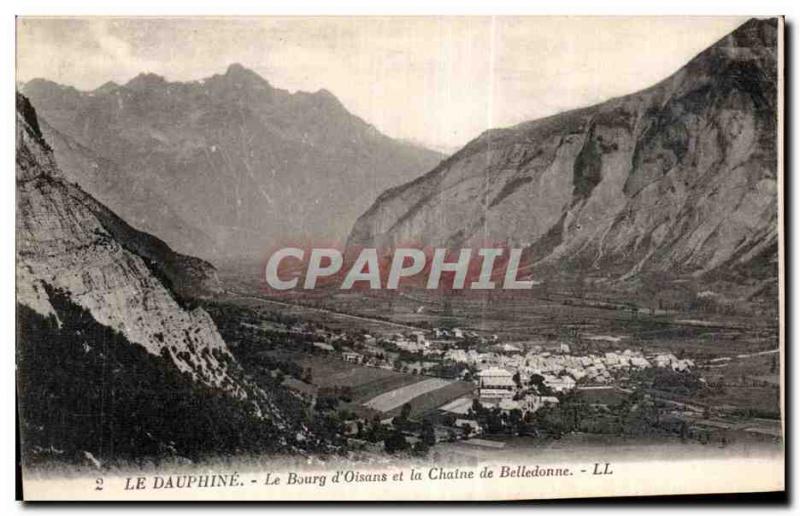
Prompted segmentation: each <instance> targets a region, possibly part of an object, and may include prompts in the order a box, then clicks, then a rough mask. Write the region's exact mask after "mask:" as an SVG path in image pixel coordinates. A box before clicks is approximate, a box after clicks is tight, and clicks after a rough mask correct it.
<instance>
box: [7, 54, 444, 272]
mask: <svg viewBox="0 0 800 516" xmlns="http://www.w3.org/2000/svg"><path fill="white" fill-rule="evenodd" d="M23 92H24V93H25V95H26V96H28V97H29V98H30V99H31V101H32V102H33V104H34V106H36V109H37V110H38V112H39V114H40V115H41V117H42V118H43V119H44V120H46V122H47V123H43V124H42V126H43V131H44V133H45V137H47V138H48V140H50V139H52V140H53V143H52V145H53V147H54V150H55V154H56V157H57V159H58V160H59V163H60V164H61V166H62V167H63V168H64V169H65V172H66V174H67V175H68V176H69V177H70V179H72V180H74V181H76V182H77V183H78V184H79V185H81V186H82V187H83V188H84V189H85V190H87V191H88V192H89V193H91V194H92V195H94V196H95V197H96V198H97V199H98V200H99V201H101V202H103V203H104V204H106V205H107V206H109V207H110V208H111V209H113V210H114V211H115V212H117V213H119V214H120V216H122V217H123V218H124V219H125V220H126V221H128V222H129V223H130V224H131V225H133V226H134V227H136V228H138V229H141V230H144V231H147V232H148V233H152V234H155V235H158V236H159V237H160V238H162V239H164V241H166V242H167V243H168V244H169V245H170V247H172V248H173V249H176V250H178V251H180V252H183V253H187V254H191V255H193V256H200V257H204V258H239V257H258V258H264V256H265V254H266V253H267V248H268V247H269V246H270V245H274V243H275V242H276V241H281V240H288V241H291V242H297V241H299V240H304V239H317V240H324V241H328V242H330V241H336V240H344V239H345V238H346V236H347V233H348V231H349V230H350V228H351V227H352V224H353V222H354V221H355V219H356V217H358V215H360V214H361V213H362V212H363V211H364V210H365V209H366V208H367V207H369V204H370V202H372V200H373V199H374V198H375V197H376V196H377V195H378V194H379V193H380V192H381V191H383V190H384V189H386V188H388V187H391V186H394V185H398V184H401V183H403V182H405V181H407V180H409V179H410V178H413V177H416V176H417V175H419V174H420V173H422V172H424V171H425V170H428V169H430V168H431V167H432V166H434V165H435V164H436V163H438V162H439V160H440V159H441V158H442V156H441V155H440V154H438V153H436V152H433V151H429V150H427V149H423V148H421V147H418V146H415V145H411V144H408V143H404V142H400V141H395V140H392V139H391V138H388V137H387V136H385V135H383V134H381V133H380V132H379V131H377V130H376V129H375V128H374V127H373V126H371V125H369V124H367V123H366V122H364V121H363V120H361V119H360V118H358V117H356V116H354V115H352V114H351V113H349V112H348V111H347V109H346V108H345V107H344V106H343V105H342V104H341V103H340V102H339V100H338V99H337V98H336V97H335V96H333V95H332V94H331V93H330V92H328V91H326V90H320V91H318V92H315V93H306V92H297V93H294V94H292V93H289V92H287V91H285V90H281V89H278V88H275V87H273V86H272V85H270V84H269V83H268V82H267V81H266V80H264V79H263V78H262V77H260V76H259V75H258V74H256V73H255V72H253V71H252V70H249V69H247V68H245V67H243V66H241V65H231V66H230V67H229V68H228V69H227V71H226V72H225V73H224V74H218V75H214V76H212V77H209V78H207V79H203V80H201V81H193V82H169V81H166V80H165V79H164V78H163V77H159V76H156V75H153V74H142V75H139V76H137V77H135V78H134V79H132V80H131V81H129V82H128V83H127V84H124V85H117V84H113V83H109V84H105V85H103V86H102V87H100V88H98V89H97V90H94V91H90V92H84V91H78V90H76V89H74V88H71V87H67V86H62V85H58V84H56V83H53V82H50V81H47V80H42V79H35V80H32V81H30V82H28V83H27V84H25V85H24V87H23ZM82 163H83V164H82ZM85 164H89V165H90V166H88V167H87V166H85Z"/></svg>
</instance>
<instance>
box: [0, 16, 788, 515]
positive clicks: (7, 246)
mask: <svg viewBox="0 0 800 516" xmlns="http://www.w3.org/2000/svg"><path fill="white" fill-rule="evenodd" d="M798 6H800V2H797V1H790V0H773V1H766V0H761V1H743V0H726V1H724V2H721V1H720V2H714V1H701V0H670V1H661V2H649V3H645V2H641V1H632V0H616V1H613V2H611V1H607V2H591V1H588V0H582V1H581V0H559V1H556V2H541V3H534V2H529V1H527V2H526V1H514V0H508V1H501V0H494V1H490V0H485V1H478V0H457V1H455V0H454V1H436V0H405V1H398V0H393V1H387V2H376V1H367V0H335V1H331V0H328V1H325V0H292V1H291V2H265V1H261V2H252V1H246V0H226V1H224V2H213V1H207V0H193V1H183V2H181V1H177V0H138V1H130V0H125V1H121V0H117V1H114V2H109V1H97V0H95V1H81V2H63V1H62V2H58V1H54V0H49V1H37V0H29V1H21V0H20V1H18V0H12V1H10V2H5V3H3V6H2V11H3V16H2V17H0V30H2V41H3V43H4V45H3V46H2V47H1V48H2V52H0V70H2V71H3V72H4V74H5V75H6V76H5V78H4V79H5V80H3V81H2V82H0V88H2V95H0V99H2V102H0V120H2V122H1V123H2V124H3V125H2V127H4V128H5V131H3V133H2V134H3V138H2V145H0V160H2V163H3V164H4V165H5V166H4V167H3V169H4V176H3V184H2V188H0V195H2V201H0V209H2V214H1V215H0V234H1V235H2V244H3V245H2V246H0V285H2V292H1V293H0V328H1V329H2V332H3V336H4V337H6V338H5V339H4V348H3V353H4V355H3V357H2V358H3V359H2V361H0V364H2V368H3V374H2V376H0V378H2V386H1V387H0V389H2V390H0V393H2V396H0V415H1V416H2V419H3V423H2V426H1V427H0V428H2V430H1V431H0V432H1V436H0V442H2V448H1V449H2V453H3V454H2V459H3V460H2V461H0V465H1V466H0V488H2V493H0V500H2V504H3V505H4V506H5V507H4V509H8V510H9V512H11V511H13V512H17V511H21V510H23V508H22V505H21V504H18V503H14V502H13V498H14V466H13V465H14V455H13V454H14V449H13V446H12V445H13V442H14V418H13V417H12V415H13V414H14V397H13V395H12V393H13V392H14V306H15V301H14V297H13V296H14V292H13V290H14V289H13V288H12V285H13V282H14V275H13V270H14V269H13V267H14V251H13V249H14V222H13V221H14V183H13V181H14V179H13V177H14V174H13V173H12V170H14V141H13V138H14V122H13V120H14V117H13V110H14V107H13V101H12V99H13V93H14V92H13V90H14V45H13V41H14V15H16V14H25V15H70V14H72V15H91V14H95V15H162V16H163V15H215V14H216V15H225V14H237V15H256V14H273V15H278V14H280V15H309V14H317V15H353V14H362V15H364V14H390V15H391V14H396V15H400V14H404V15H431V14H459V15H487V14H497V15H521V14H525V15H578V14H584V15H591V14H596V15H635V14H641V15H644V14H654V15H743V14H744V15H776V14H784V15H786V16H787V24H788V25H789V30H790V31H791V34H792V35H793V37H794V36H796V34H795V32H796V28H797V23H798V20H800V7H798ZM788 56H789V58H790V61H789V62H787V63H786V66H787V67H788V68H789V70H792V69H794V68H795V67H796V61H797V57H796V56H797V52H796V51H795V50H794V49H792V48H790V49H789V52H788ZM787 75H788V76H789V77H790V78H791V77H792V74H791V73H789V74H787ZM790 86H791V87H792V89H791V91H787V95H789V96H790V98H792V99H793V98H794V95H792V93H795V92H796V82H795V81H792V83H791V84H790ZM788 106H789V107H790V109H791V112H790V113H787V117H788V118H787V119H786V122H787V123H788V124H789V125H790V127H792V128H794V131H793V133H792V135H791V137H792V139H791V140H790V141H786V142H784V146H785V147H786V148H787V149H796V148H797V145H796V143H797V141H798V138H800V137H798V133H797V127H796V124H792V123H791V120H794V112H795V110H796V107H795V104H794V103H790V104H788ZM794 157H795V159H796V158H797V157H796V156H794ZM790 164H791V163H790ZM785 175H786V176H787V177H791V176H792V175H793V170H791V169H789V168H787V169H786V170H785ZM799 191H800V183H798V181H797V180H794V181H792V182H791V190H790V191H786V192H785V198H786V201H787V206H786V208H787V214H786V215H787V220H786V224H787V228H786V229H787V230H788V233H787V235H786V236H787V237H789V238H790V242H797V241H798V233H800V222H798V221H796V220H793V219H794V217H792V215H793V214H792V213H791V209H790V208H791V199H793V198H797V197H798V195H799V193H798V192H799ZM791 251H792V248H791V247H790V246H789V247H787V254H789V257H790V258H792V263H791V264H787V265H788V266H789V267H790V269H792V268H791V265H797V264H798V263H800V258H798V256H797V253H793V252H791ZM794 269H796V267H794ZM791 280H792V282H791V285H787V287H789V288H790V289H791V287H794V288H795V289H796V288H797V282H798V280H797V273H795V274H793V275H792V276H791ZM790 308H791V312H790V313H788V314H787V316H788V320H794V321H800V307H798V305H797V304H796V303H795V304H794V305H793V306H791V307H790ZM791 336H792V334H791V333H790V334H787V339H789V338H791ZM786 345H787V347H788V348H789V349H792V348H794V343H793V342H791V341H790V340H787V342H786ZM798 356H800V350H797V349H794V351H793V352H791V353H790V358H791V359H792V364H791V366H792V367H791V368H790V371H791V372H796V371H798V362H799V360H798ZM795 384H796V382H792V381H790V382H789V383H788V385H789V386H790V387H794V385H795ZM788 401H789V406H788V407H787V408H788V410H789V412H790V414H793V415H796V414H797V405H798V402H797V396H796V391H795V389H792V391H791V393H790V396H789V398H788ZM790 422H795V424H794V425H792V426H790V428H789V430H790V432H791V433H790V435H789V439H790V440H792V446H791V447H790V449H791V450H794V449H795V448H796V441H794V437H795V435H796V433H797V432H796V431H794V430H795V427H796V419H795V418H790ZM792 455H794V453H793V454H792ZM792 459H793V457H792ZM790 460H791V459H790ZM791 463H792V464H793V463H794V461H793V460H791ZM791 479H792V481H793V482H792V485H791V486H789V489H790V490H794V491H795V492H796V488H797V484H798V482H797V475H796V474H794V475H792V476H791ZM50 508H55V507H53V506H51V507H50ZM505 508H508V509H511V510H530V509H531V508H530V507H525V506H510V507H508V506H505ZM71 509H72V510H77V511H84V510H86V507H72V508H71ZM98 509H100V510H104V511H105V510H109V507H102V508H98ZM114 509H116V510H119V509H123V510H130V508H123V507H115V508H114ZM147 509H148V511H149V512H154V513H158V514H161V513H166V512H167V511H168V510H170V509H172V510H180V511H197V510H213V511H217V510H219V511H222V510H230V508H227V507H226V508H222V507H218V506H189V507H187V506H183V507H180V508H179V507H167V506H159V507H152V506H151V507H147ZM250 509H251V510H257V511H264V510H267V511H270V512H279V513H282V512H284V511H288V510H292V511H296V510H299V511H317V510H319V509H321V507H316V506H303V507H295V508H289V509H287V508H286V507H281V506H267V507H250ZM486 509H489V510H495V509H497V507H486V506H472V507H467V506H458V507H449V508H448V510H451V511H459V512H462V511H475V510H486ZM582 509H585V510H587V511H588V510H591V511H598V510H601V511H603V510H616V508H612V507H603V508H599V509H598V508H594V507H591V506H583V507H572V508H570V509H568V512H573V511H574V512H577V511H581V510H582ZM629 509H632V510H635V511H643V512H644V511H650V510H652V509H653V507H642V506H633V507H629ZM687 509H688V508H687V507H674V508H671V509H669V510H667V511H666V512H673V511H674V512H675V513H677V512H678V511H681V512H683V511H686V510H687ZM717 509H722V510H727V509H724V508H717ZM743 509H744V510H745V511H746V512H750V511H753V512H755V511H758V512H761V511H763V510H764V508H761V507H749V508H743ZM327 510H331V511H336V512H343V511H351V510H361V511H365V510H366V511H370V512H373V511H377V510H380V511H388V510H394V511H397V510H403V511H405V510H413V511H415V512H418V511H419V512H429V513H433V512H434V511H440V510H444V507H441V506H430V507H394V508H393V507H389V506H381V507H378V506H373V505H368V506H360V507H355V508H354V507H352V506H340V507H334V508H328V509H327ZM535 510H537V511H543V510H544V511H546V512H550V511H552V510H554V508H553V507H550V506H547V507H537V508H536V509H535ZM4 512H5V511H4ZM560 512H561V511H560ZM737 512H738V511H737Z"/></svg>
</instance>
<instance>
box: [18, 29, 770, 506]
mask: <svg viewBox="0 0 800 516" xmlns="http://www.w3.org/2000/svg"><path fill="white" fill-rule="evenodd" d="M15 30H16V34H15V38H16V49H15V58H16V63H15V68H16V75H15V78H14V80H15V88H14V89H15V107H16V109H15V111H16V122H15V126H14V127H15V135H14V138H15V162H16V181H15V199H16V202H15V210H16V213H15V245H14V248H15V261H16V264H15V276H16V281H15V283H16V284H15V302H16V309H15V316H14V317H15V322H16V328H15V334H16V342H15V368H16V372H15V386H16V410H17V414H16V417H17V419H16V426H17V431H18V437H17V439H18V441H17V445H18V453H19V460H20V464H21V468H20V475H21V482H22V490H23V493H24V499H25V500H98V501H101V500H102V501H108V500H127V501H137V500H138V501H153V500H156V501H166V500H173V501H176V500H213V501H222V500H271V501H279V500H280V501H288V500H297V501H333V500H338V501H355V500H370V501H381V500H383V501H388V500H407V501H437V500H438V501H443V500H448V501H492V500H505V501H512V500H529V499H563V498H569V499H580V498H602V497H627V496H654V495H689V494H691V495H700V494H715V493H749V492H776V491H783V490H784V489H785V485H784V479H785V477H784V475H785V449H786V433H785V432H786V417H785V416H786V404H785V400H786V393H785V392H784V387H785V378H786V362H785V356H786V355H785V347H784V346H785V344H786V343H785V342H784V340H785V333H784V331H785V327H784V320H785V314H784V307H785V281H786V270H785V269H786V264H785V261H784V256H785V254H784V246H785V243H784V221H783V213H784V196H785V192H784V187H785V181H784V169H783V166H784V157H783V153H784V150H783V149H784V141H783V137H784V113H783V109H784V102H785V101H784V55H785V49H784V41H785V38H784V18H783V16H779V15H775V16H730V15H726V16H708V15H706V16H689V15H687V16H521V15H519V16H514V15H504V16H456V15H439V16H434V15H426V16H366V15H363V16H355V15H353V16H345V15H340V16H311V15H305V16H277V15H275V16H273V15H270V16H88V15H81V16H43V15H24V16H18V17H17V18H16V20H15ZM9 102H10V100H9ZM9 245H10V243H9ZM6 394H7V395H8V396H10V393H9V392H7V393H6ZM6 415H7V416H10V414H6ZM656 470H658V471H660V473H658V474H655V473H654V472H655V471H656Z"/></svg>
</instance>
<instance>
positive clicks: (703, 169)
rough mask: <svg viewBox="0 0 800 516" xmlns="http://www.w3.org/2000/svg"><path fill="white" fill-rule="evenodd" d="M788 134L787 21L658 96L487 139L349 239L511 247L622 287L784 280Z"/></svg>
mask: <svg viewBox="0 0 800 516" xmlns="http://www.w3.org/2000/svg"><path fill="white" fill-rule="evenodd" d="M630 73H635V70H632V71H630ZM776 137H777V22H776V20H775V19H772V20H751V21H749V22H747V23H745V24H744V25H742V26H741V27H739V28H738V29H737V30H736V31H734V32H733V33H731V34H730V35H728V36H727V37H725V38H723V39H722V40H721V41H719V42H717V43H716V44H714V45H713V46H711V47H710V48H708V49H707V50H705V51H704V52H702V53H701V54H699V55H698V56H696V57H695V58H694V59H693V60H692V61H691V62H689V63H688V64H687V65H686V66H684V67H683V68H682V69H680V70H678V71H677V72H676V73H675V74H673V75H672V76H670V77H669V78H667V79H665V80H664V81H662V82H661V83H659V84H657V85H655V86H653V87H651V88H649V89H647V90H644V91H641V92H638V93H635V94H632V95H629V96H626V97H622V98H616V99H612V100H610V101H608V102H605V103H603V104H599V105H596V106H592V107H588V108H585V109H578V110H575V111H570V112H567V113H563V114H559V115H555V116H552V117H549V118H545V119H541V120H535V121H532V122H527V123H523V124H521V125H518V126H515V127H512V128H509V129H498V130H490V131H487V132H486V133H484V134H482V135H481V136H480V137H478V138H477V139H476V140H474V141H472V142H471V143H469V144H468V145H467V146H466V147H464V148H463V149H462V150H461V151H459V152H457V153H456V154H455V155H453V156H452V157H451V158H449V159H448V160H446V161H445V162H443V163H442V164H440V165H439V166H438V167H436V168H434V169H433V170H432V171H431V172H429V173H428V174H426V175H424V176H422V177H420V178H419V179H417V180H415V181H413V182H410V183H407V184H405V185H403V186H400V187H397V188H393V189H390V190H388V191H386V192H385V193H383V194H382V195H381V196H380V197H378V199H377V201H375V203H374V204H373V205H372V207H371V208H370V209H369V210H368V211H367V212H366V213H364V214H363V215H362V216H361V217H360V218H359V220H358V221H357V223H356V224H355V226H354V228H353V230H352V232H351V235H350V243H351V244H358V245H385V246H391V245H395V244H398V243H410V242H416V243H420V244H428V245H436V246H441V245H446V246H451V247H456V246H464V245H468V244H470V243H480V242H503V243H508V244H510V245H512V246H515V247H520V246H521V247H525V248H527V252H528V256H529V258H530V259H531V260H532V261H533V262H534V269H537V268H538V270H543V269H545V268H546V267H549V266H557V267H558V268H559V269H565V268H567V267H572V266H574V267H577V268H579V269H581V270H584V271H588V272H592V273H598V274H600V275H606V276H614V277H629V276H630V275H633V274H636V273H638V272H641V271H668V272H674V273H678V274H694V275H701V274H705V273H709V272H711V271H728V272H731V271H740V272H741V271H745V273H747V274H751V273H756V274H760V275H767V276H770V275H774V274H776V268H775V266H776V263H777V239H778V236H777V231H778V224H777V220H778V219H777V217H778V213H777V177H776V175H777V151H776ZM765 265H766V267H765ZM573 270H574V269H573ZM754 271H755V272H754Z"/></svg>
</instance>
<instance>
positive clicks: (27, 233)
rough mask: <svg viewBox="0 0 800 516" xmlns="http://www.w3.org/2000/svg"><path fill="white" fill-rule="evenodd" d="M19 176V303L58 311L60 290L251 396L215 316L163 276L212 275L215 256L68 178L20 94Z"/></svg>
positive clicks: (208, 377) (191, 370) (183, 363)
mask: <svg viewBox="0 0 800 516" xmlns="http://www.w3.org/2000/svg"><path fill="white" fill-rule="evenodd" d="M16 180H17V228H16V234H17V301H18V302H19V303H20V304H22V305H25V306H28V307H29V308H31V309H33V310H35V311H36V312H38V313H40V314H41V315H44V316H51V315H54V316H57V313H56V312H55V311H54V310H53V307H52V306H51V304H50V302H49V296H48V293H47V290H48V289H55V290H57V291H59V292H60V293H62V294H63V295H65V296H67V297H68V298H69V300H70V301H71V302H73V303H75V304H76V305H78V306H80V307H82V308H83V309H85V310H87V311H88V312H89V313H90V314H91V315H92V317H94V319H95V320H96V321H97V322H98V323H100V324H102V325H104V326H107V327H109V328H112V329H114V330H116V331H118V332H119V333H121V334H122V335H124V336H125V337H126V338H127V339H128V340H129V341H130V342H132V343H134V344H138V345H140V346H142V347H143V348H145V349H146V350H147V351H148V352H150V353H151V354H153V355H158V356H163V355H165V354H166V355H168V356H169V357H170V358H171V360H172V361H173V362H174V364H175V366H176V367H177V368H178V369H179V370H181V371H184V372H186V373H187V374H189V375H191V376H192V377H193V378H194V379H195V380H196V381H198V382H201V383H203V384H206V385H209V386H213V387H218V388H221V389H224V390H227V391H229V392H230V393H232V394H234V395H236V396H238V397H246V392H245V391H246V389H245V388H244V386H243V384H242V382H240V381H239V380H238V379H237V368H238V366H237V365H236V363H235V361H234V360H233V357H232V356H231V354H230V352H229V351H228V348H227V346H226V344H225V342H223V340H222V338H221V337H220V334H219V332H218V331H217V328H216V326H215V325H214V323H213V321H212V320H211V318H210V316H209V315H208V314H207V313H206V312H205V311H204V310H203V309H201V308H190V307H186V306H182V305H181V303H180V302H179V301H180V298H179V297H178V296H177V295H176V292H178V291H179V290H180V287H178V290H177V291H176V290H172V289H171V288H170V287H169V286H167V285H165V284H164V282H163V281H164V280H167V281H168V282H169V283H179V281H178V280H179V279H180V278H182V277H187V276H189V275H195V276H196V279H197V280H198V281H200V282H207V281H209V280H208V279H203V278H207V277H208V276H207V274H208V270H207V269H208V267H209V266H208V264H205V263H204V262H202V261H200V260H197V259H193V258H190V257H184V256H180V255H176V254H174V253H172V252H171V251H170V250H169V248H167V247H166V246H164V244H163V243H162V242H160V241H158V240H157V239H154V238H153V237H151V236H149V235H145V234H142V233H140V232H138V231H135V230H133V229H132V228H130V227H129V226H127V225H126V224H125V222H124V221H122V220H121V219H119V218H118V217H116V215H114V214H113V213H112V212H111V211H109V210H108V209H107V208H105V207H104V206H102V205H101V204H100V203H98V202H97V201H96V200H94V199H93V198H92V197H91V196H89V195H88V194H86V193H85V192H83V191H82V190H81V189H80V188H79V187H77V186H75V185H74V184H71V183H69V182H67V181H65V180H64V179H63V177H62V175H61V172H60V171H59V169H58V167H57V165H56V162H55V160H54V158H53V153H52V151H51V149H50V147H49V146H48V144H47V143H46V142H45V140H44V139H43V137H42V133H41V130H40V127H39V124H38V121H37V119H36V115H35V111H34V109H33V107H32V106H31V105H30V103H29V102H28V100H27V99H26V98H25V97H22V96H19V95H18V97H17V178H16ZM159 260H166V263H165V264H161V263H156V262H157V261H159ZM184 264H188V272H186V271H183V270H182V269H181V267H182V266H183V265H184ZM170 278H171V280H172V281H170Z"/></svg>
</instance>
